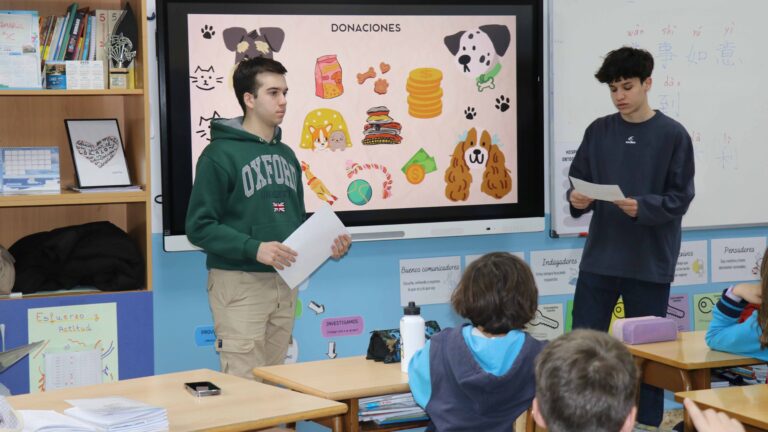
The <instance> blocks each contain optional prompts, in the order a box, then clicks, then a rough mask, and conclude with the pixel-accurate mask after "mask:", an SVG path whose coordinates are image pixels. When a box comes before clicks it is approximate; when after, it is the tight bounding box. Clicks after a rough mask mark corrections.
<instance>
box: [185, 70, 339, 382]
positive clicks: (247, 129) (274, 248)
mask: <svg viewBox="0 0 768 432" xmlns="http://www.w3.org/2000/svg"><path fill="white" fill-rule="evenodd" d="M285 73H286V69H285V67H283V65H282V64H280V63H279V62H277V61H275V60H272V59H267V58H262V57H259V58H254V59H248V60H244V61H242V62H241V63H240V64H239V65H238V66H237V68H236V69H235V72H234V74H233V77H232V81H233V85H234V88H235V95H236V96H237V101H238V103H240V106H241V107H242V109H243V113H244V116H243V117H238V118H234V119H224V120H218V121H213V122H212V124H211V143H210V144H209V145H208V146H207V147H206V148H205V150H204V151H203V153H202V154H201V155H200V158H199V159H198V161H197V171H196V178H195V184H194V186H193V188H192V194H191V196H190V199H189V207H188V210H187V220H186V231H187V237H188V238H189V241H190V242H192V244H194V245H196V246H198V247H200V248H202V249H203V250H204V251H205V252H206V255H207V260H206V266H207V268H208V270H209V271H208V301H209V303H210V306H211V311H212V313H213V321H214V328H215V330H216V351H218V352H219V354H220V360H221V370H222V372H225V373H229V374H232V375H238V376H242V377H245V378H251V379H253V378H254V377H253V374H252V373H251V370H252V369H253V368H254V367H258V366H265V365H275V364H281V363H282V362H283V360H284V358H285V354H286V352H287V350H288V345H289V343H290V340H291V332H292V331H293V317H294V309H295V303H296V292H297V291H298V290H295V289H294V290H291V289H290V288H289V287H288V285H287V284H286V283H285V282H284V281H283V279H282V278H281V277H280V276H279V275H278V274H277V273H276V272H275V269H279V270H282V269H283V268H285V267H288V266H290V265H291V263H292V262H295V261H296V255H297V254H296V252H295V251H294V250H292V249H291V248H289V247H288V246H286V245H284V244H282V241H284V240H285V239H286V238H287V237H288V235H290V234H291V233H292V232H293V231H294V230H295V229H296V228H298V227H299V225H301V223H302V222H304V219H305V209H304V190H303V186H302V182H301V166H300V165H299V161H298V160H297V159H296V155H295V154H294V153H293V151H292V150H291V149H290V147H288V146H287V145H285V144H284V143H282V142H281V141H280V138H281V130H280V128H279V127H278V125H279V124H280V123H282V121H283V117H284V116H285V108H286V104H287V101H286V94H287V92H288V86H287V84H286V81H285ZM351 242H352V239H351V238H350V237H349V236H347V235H344V236H339V237H338V238H337V239H335V240H334V244H333V245H329V246H330V248H331V255H332V257H333V258H334V259H339V258H340V257H341V256H342V255H344V254H345V253H346V252H347V249H349V246H350V244H351Z"/></svg>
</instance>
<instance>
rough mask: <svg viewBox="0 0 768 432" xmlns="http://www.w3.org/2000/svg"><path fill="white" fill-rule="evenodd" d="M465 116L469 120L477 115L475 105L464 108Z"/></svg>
mask: <svg viewBox="0 0 768 432" xmlns="http://www.w3.org/2000/svg"><path fill="white" fill-rule="evenodd" d="M464 117H466V118H467V120H472V119H473V118H475V117H477V111H475V108H474V107H467V109H465V110H464Z"/></svg>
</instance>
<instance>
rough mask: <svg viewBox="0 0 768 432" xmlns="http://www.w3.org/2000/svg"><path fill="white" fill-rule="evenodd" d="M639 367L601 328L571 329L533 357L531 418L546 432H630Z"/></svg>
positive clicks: (620, 345)
mask: <svg viewBox="0 0 768 432" xmlns="http://www.w3.org/2000/svg"><path fill="white" fill-rule="evenodd" d="M637 374H638V371H637V366H636V365H635V361H634V360H633V358H632V354H630V353H629V350H627V347H625V346H624V344H623V343H621V342H619V341H618V340H617V339H615V338H614V337H612V336H610V335H608V334H607V333H605V332H599V331H596V330H574V331H572V332H570V333H566V334H565V335H563V336H560V337H558V338H557V339H555V340H553V341H552V342H550V343H549V345H547V346H546V347H545V348H544V350H543V351H542V352H541V354H540V355H539V357H538V358H537V359H536V398H535V399H534V400H533V407H532V414H533V419H534V420H535V421H536V424H538V425H539V426H541V427H546V428H547V430H548V431H549V432H579V431H592V432H630V431H632V429H633V427H634V425H635V417H636V416H637V407H636V406H635V401H636V396H637V383H638V381H637Z"/></svg>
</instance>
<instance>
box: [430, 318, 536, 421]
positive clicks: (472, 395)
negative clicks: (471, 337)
mask: <svg viewBox="0 0 768 432" xmlns="http://www.w3.org/2000/svg"><path fill="white" fill-rule="evenodd" d="M524 338H525V339H524V341H523V343H522V347H521V348H520V352H519V353H518V354H517V356H516V357H515V360H514V361H513V362H512V365H511V366H510V368H509V370H507V371H506V372H504V373H503V374H502V375H498V376H497V375H494V374H492V373H489V372H486V371H485V370H484V369H483V367H482V366H481V365H480V364H479V363H478V361H477V360H476V359H475V357H474V356H473V354H472V351H471V350H470V348H469V347H468V346H467V344H466V342H465V341H464V337H463V336H462V329H461V328H448V329H445V330H443V331H442V332H440V333H438V334H436V335H434V336H432V339H430V345H431V347H430V352H429V363H430V379H431V383H432V394H431V398H430V399H429V402H428V403H427V406H426V411H427V414H429V416H430V418H431V422H432V423H431V426H433V427H434V428H433V429H428V430H439V431H466V430H482V431H485V432H495V431H505V432H506V431H509V430H512V428H513V424H514V421H515V419H516V418H517V417H518V416H519V415H520V414H521V413H523V412H525V410H526V409H527V408H528V407H529V406H530V405H531V401H532V400H533V396H534V394H535V377H534V359H535V357H536V355H537V354H538V353H539V352H540V351H541V349H542V347H543V345H544V344H543V343H542V342H539V341H538V340H536V339H534V338H533V337H531V336H530V335H528V334H527V333H526V334H525V335H524Z"/></svg>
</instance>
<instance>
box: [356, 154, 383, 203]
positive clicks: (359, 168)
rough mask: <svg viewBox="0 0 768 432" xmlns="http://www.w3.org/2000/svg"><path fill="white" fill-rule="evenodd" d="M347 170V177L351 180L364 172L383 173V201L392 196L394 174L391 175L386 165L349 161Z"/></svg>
mask: <svg viewBox="0 0 768 432" xmlns="http://www.w3.org/2000/svg"><path fill="white" fill-rule="evenodd" d="M346 168H347V177H348V178H350V179H351V178H352V177H354V176H355V175H357V174H358V173H359V172H360V171H363V170H374V171H381V172H382V173H383V174H384V183H382V185H381V187H382V194H381V197H382V198H383V199H387V198H389V197H391V196H392V174H390V173H389V170H388V169H387V167H385V166H384V165H381V164H377V163H364V164H359V163H357V162H353V161H351V160H348V161H347V167H346Z"/></svg>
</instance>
